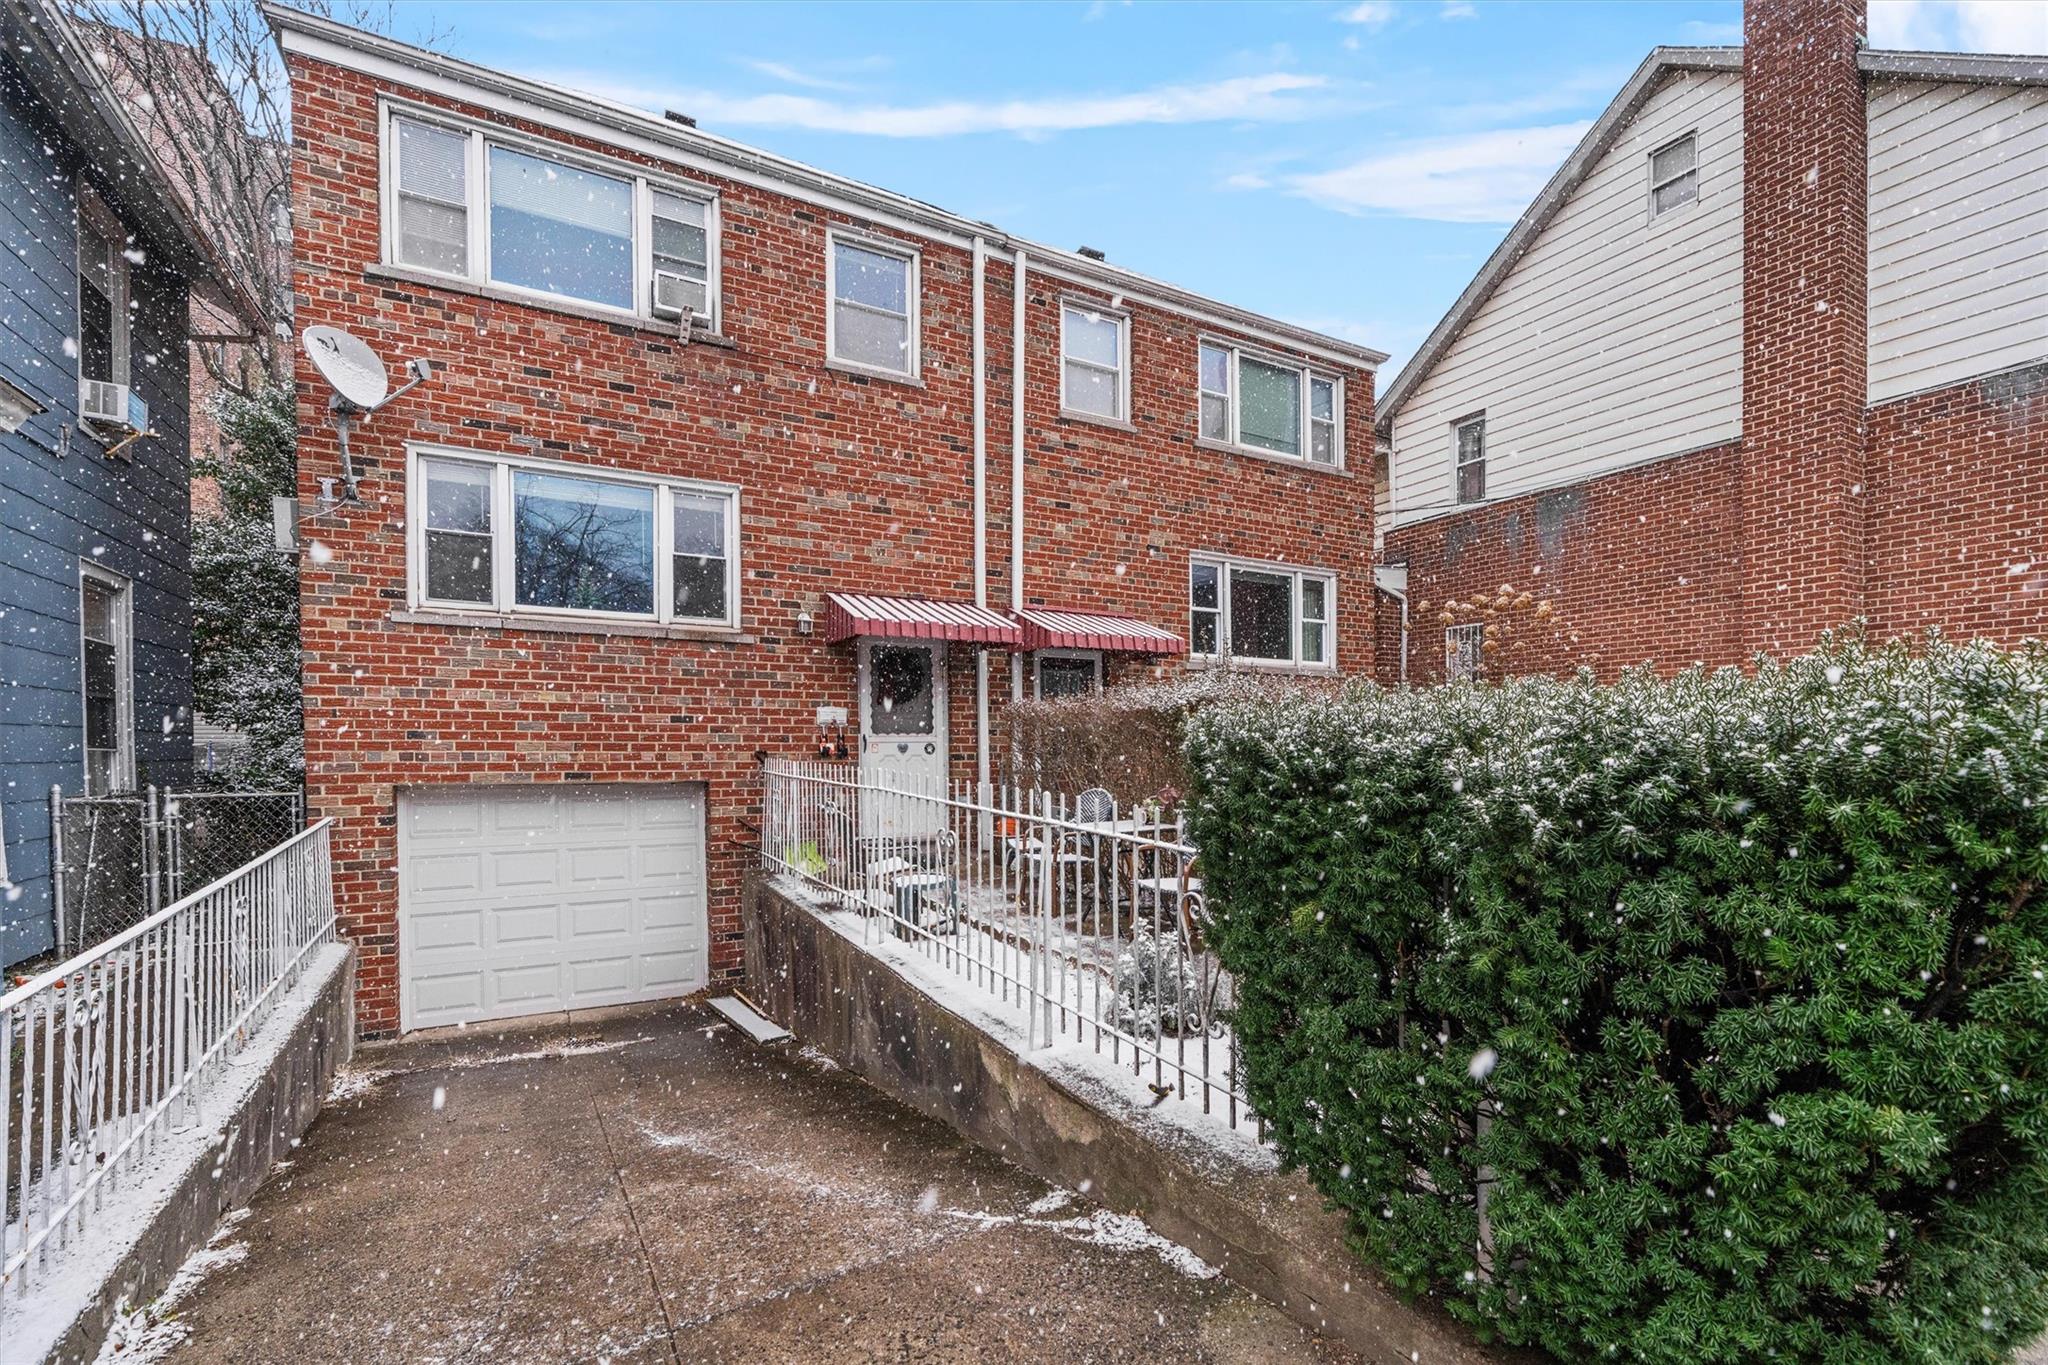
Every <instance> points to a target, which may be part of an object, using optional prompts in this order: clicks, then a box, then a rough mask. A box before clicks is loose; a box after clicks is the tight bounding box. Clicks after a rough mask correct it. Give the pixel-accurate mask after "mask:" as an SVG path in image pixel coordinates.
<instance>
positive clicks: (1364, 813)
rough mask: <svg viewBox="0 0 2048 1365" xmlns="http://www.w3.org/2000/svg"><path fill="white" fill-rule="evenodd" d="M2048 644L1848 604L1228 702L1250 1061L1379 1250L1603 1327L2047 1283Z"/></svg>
mask: <svg viewBox="0 0 2048 1365" xmlns="http://www.w3.org/2000/svg"><path fill="white" fill-rule="evenodd" d="M2044 736H2048V651H2044V650H2043V649H2041V648H2038V647H2029V648H2025V649H2022V650H2020V651H2018V652H2013V653H2001V652H1999V651H1997V650H1995V649H1992V648H1989V647H1987V646H1969V647H1957V646H1951V645H1947V644H1943V643H1940V642H1938V641H1935V642H1930V643H1929V644H1928V645H1927V647H1926V648H1925V649H1924V651H1922V652H1921V653H1920V654H1919V656H1918V657H1915V656H1913V655H1912V654H1909V652H1908V651H1907V650H1905V649H1904V648H1902V647H1892V648H1888V649H1883V650H1874V649H1866V648H1865V647H1863V646H1862V645H1860V644H1857V643H1854V642H1833V643H1830V644H1828V645H1827V646H1825V647H1824V648H1823V649H1822V650H1821V651H1820V652H1818V653H1816V654H1814V655H1812V656H1810V657H1806V658H1802V659H1798V660H1795V661H1793V662H1791V663H1788V664H1785V665H1782V666H1778V665H1771V664H1764V665H1761V666H1760V667H1759V669H1758V671H1757V672H1756V673H1755V674H1754V675H1753V676H1746V675H1744V674H1743V673H1741V672H1738V671H1736V670H1732V669H1730V670H1721V671H1715V672H1708V671H1704V670H1700V671H1694V672H1690V673H1686V674H1684V675H1682V676H1680V677H1678V678H1675V679H1671V680H1667V681H1659V680H1658V679H1656V678H1654V677H1652V676H1649V675H1646V674H1631V675H1626V676H1624V677H1623V678H1622V680H1621V681H1620V682H1618V683H1616V684H1614V685H1611V686H1599V685H1595V684H1594V683H1593V682H1592V681H1591V680H1590V679H1589V678H1584V677H1581V678H1577V679H1568V680H1560V679H1550V678H1529V679H1524V680H1520V681H1516V682H1512V683H1509V684H1507V685H1504V686H1500V687H1489V686H1459V687H1452V688H1440V689H1436V690H1433V691H1427V692H1413V693H1391V692H1384V691H1378V690H1373V689H1370V688H1360V689H1354V690H1352V691H1350V692H1348V693H1347V694H1346V695H1344V696H1342V697H1338V698H1328V697H1325V698H1293V699H1283V700H1278V701H1272V702H1262V703H1249V704H1225V705H1222V706H1219V707H1216V708H1212V709H1209V710H1206V711H1204V712H1202V713H1201V714H1199V715H1197V716H1196V717H1195V719H1194V720H1193V721H1192V722H1191V724H1190V735H1189V750H1190V761H1191V764H1192V766H1193V768H1194V773H1195V782H1196V786H1195V791H1196V794H1197V799H1196V800H1195V801H1194V803H1193V806H1192V810H1191V818H1192V822H1193V834H1194V837H1195V839H1196V841H1197V842H1199V843H1200V845H1201V847H1202V851H1203V864H1204V868H1205V872H1206V876H1207V881H1208V886H1207V889H1208V893H1209V898H1210V910H1211V913H1212V915H1213V918H1214V921H1215V923H1214V927H1213V929H1212V931H1211V942H1212V944H1213V946H1214V947H1215V949H1216V950H1217V951H1218V953H1219V954H1220V955H1221V957H1222V959H1223V961H1224V963H1225V965H1227V966H1228V967H1229V968H1230V969H1231V970H1232V971H1233V973H1234V974H1235V977H1236V983H1237V987H1236V988H1237V993H1238V999H1237V1006H1236V1013H1235V1027H1236V1030H1237V1037H1238V1039H1239V1041H1240V1043H1241V1044H1242V1046H1243V1049H1244V1056H1245V1061H1246V1064H1247V1068H1248V1072H1249V1080H1250V1088H1251V1097H1252V1101H1253V1103H1254V1104H1255V1106H1256V1107H1257V1108H1258V1110H1259V1112H1260V1113H1261V1114H1263V1115H1264V1116H1265V1117H1266V1118H1267V1119H1268V1121H1269V1122H1270V1124H1271V1131H1272V1132H1273V1133H1274V1134H1275V1136H1276V1137H1277V1139H1278V1141H1279V1143H1280V1145H1281V1147H1282V1150H1283V1151H1284V1153H1285V1154H1286V1157H1287V1159H1288V1160H1289V1161H1290V1162H1292V1163H1294V1164H1296V1165H1298V1166H1300V1167H1302V1168H1304V1169H1306V1170H1307V1171H1308V1172H1309V1173H1310V1174H1311V1175H1312V1176H1313V1177H1314V1178H1315V1179H1316V1181H1317V1182H1318V1183H1319V1184H1320V1186H1321V1188H1322V1189H1323V1190H1324V1191H1325V1192H1326V1193H1327V1194H1328V1195H1329V1197H1330V1198H1331V1199H1332V1200H1334V1201H1335V1202H1337V1203H1338V1204H1340V1205H1341V1206H1342V1207H1344V1208H1345V1209H1346V1210H1347V1211H1348V1212H1349V1214H1350V1215H1351V1219H1352V1222H1353V1226H1354V1227H1355V1229H1356V1232H1357V1236H1358V1239H1359V1243H1360V1245H1361V1246H1362V1248H1363V1249H1364V1250H1365V1252H1366V1253H1367V1254H1368V1255H1370V1256H1371V1257H1372V1258H1374V1259H1375V1260H1376V1261H1377V1262H1378V1263H1379V1264H1380V1265H1382V1266H1383V1267H1384V1268H1385V1269H1386V1270H1387V1272H1388V1273H1389V1274H1390V1275H1391V1276H1392V1277H1393V1279H1394V1280H1395V1281H1396V1282H1397V1283H1399V1284H1401V1285H1402V1286H1404V1287H1406V1288H1408V1289H1409V1290H1411V1291H1414V1292H1426V1293H1430V1294H1434V1295H1440V1296H1441V1297H1442V1298H1443V1299H1444V1300H1445V1301H1446V1302H1447V1303H1448V1304H1449V1306H1450V1307H1451V1308H1452V1310H1453V1311H1455V1312H1457V1313H1458V1314H1460V1315H1461V1316H1463V1317H1465V1318H1467V1319H1469V1320H1471V1321H1473V1322H1474V1323H1477V1324H1479V1325H1480V1326H1481V1328H1482V1330H1483V1331H1484V1332H1486V1333H1487V1334H1489V1335H1497V1336H1499V1337H1501V1338H1504V1339H1506V1340H1508V1341H1511V1342H1516V1343H1524V1344H1535V1345H1540V1346H1543V1347H1546V1348H1548V1349H1549V1350H1550V1351H1551V1352H1553V1353H1555V1354H1556V1355H1558V1356H1560V1357H1562V1358H1565V1359H1569V1360H1593V1359H1605V1358H1617V1359H1628V1360H1646V1361H1660V1362H1673V1365H1677V1363H1678V1362H1687V1363H1688V1365H1689V1363H1690V1362H1701V1361H1728V1362H1733V1361H1743V1362H1749V1361H1760V1360H1766V1359H1778V1360H1802V1361H1828V1362H1841V1363H1842V1365H1848V1362H1872V1361H1878V1362H1889V1361H1898V1362H1904V1361H1915V1362H1925V1361H1944V1362H1948V1361H1991V1360H2003V1359H2006V1358H2007V1357H2008V1354H2009V1353H2010V1352H2011V1351H2012V1350H2013V1349H2015V1348H2016V1347H2017V1346H2019V1345H2021V1344H2023V1343H2025V1342H2027V1341H2029V1340H2030V1339H2032V1338H2033V1337H2034V1336H2035V1335H2036V1334H2037V1333H2039V1332H2040V1331H2041V1329H2042V1326H2043V1323H2044V1320H2048V978H2044V973H2048V893H2044V890H2043V888H2044V885H2048V738H2044Z"/></svg>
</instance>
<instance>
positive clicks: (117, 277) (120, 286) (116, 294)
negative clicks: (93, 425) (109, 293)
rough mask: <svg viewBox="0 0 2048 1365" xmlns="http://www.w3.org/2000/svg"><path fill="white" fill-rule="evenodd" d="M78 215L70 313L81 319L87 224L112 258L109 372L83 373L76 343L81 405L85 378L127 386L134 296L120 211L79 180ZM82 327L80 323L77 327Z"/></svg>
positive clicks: (131, 364)
mask: <svg viewBox="0 0 2048 1365" xmlns="http://www.w3.org/2000/svg"><path fill="white" fill-rule="evenodd" d="M77 202H78V219H77V222H76V224H75V225H74V228H73V231H74V233H75V237H74V239H73V243H72V264H73V266H74V267H75V269H76V279H75V280H74V281H73V284H74V287H75V288H76V290H77V297H76V299H75V300H74V301H73V302H74V306H75V307H76V309H77V312H76V313H75V314H74V316H76V317H78V318H80V319H81V320H82V319H83V317H84V315H85V233H86V229H87V228H88V227H90V228H92V230H94V231H96V232H98V233H99V235H100V236H102V237H104V238H106V239H107V240H108V241H109V242H111V243H112V244H113V247H114V255H113V259H112V260H110V261H108V262H107V284H108V287H109V288H110V289H112V290H113V297H112V299H110V300H109V303H110V304H111V306H112V308H113V319H112V332H113V338H112V341H113V351H114V356H113V365H114V372H113V373H112V374H87V373H86V372H85V346H84V343H83V341H82V340H81V341H80V343H79V346H78V402H79V406H80V407H81V408H82V407H84V405H85V386H86V383H87V381H89V380H97V381H99V382H101V383H104V384H119V385H121V386H122V387H123V388H126V387H128V384H129V377H130V375H131V374H132V373H133V371H134V362H133V350H132V344H133V325H134V315H133V312H132V310H131V308H130V303H131V300H132V299H133V298H134V291H133V286H132V284H131V282H130V277H129V261H128V244H129V238H130V235H131V234H130V233H129V231H128V228H127V225H126V224H124V223H122V221H121V218H120V215H119V214H117V213H115V212H114V211H113V209H111V208H109V207H108V206H107V201H106V200H104V199H102V198H100V196H99V193H98V191H96V190H94V189H93V187H92V186H91V185H89V184H87V183H86V182H85V181H83V180H81V181H79V182H78V185H77ZM79 330H80V331H81V332H83V331H84V328H83V327H80V329H79Z"/></svg>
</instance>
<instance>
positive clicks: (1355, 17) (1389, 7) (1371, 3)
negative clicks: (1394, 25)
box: [1337, 0, 1394, 28]
mask: <svg viewBox="0 0 2048 1365" xmlns="http://www.w3.org/2000/svg"><path fill="white" fill-rule="evenodd" d="M1393 17H1394V5H1393V0H1358V3H1357V4H1355V5H1353V6H1352V7H1351V8H1350V9H1347V10H1344V11H1343V12H1341V13H1340V14H1338V16H1337V22H1338V23H1340V24H1364V25H1365V26H1366V27H1367V28H1384V27H1386V26H1387V24H1388V23H1389V22H1391V21H1392V20H1393Z"/></svg>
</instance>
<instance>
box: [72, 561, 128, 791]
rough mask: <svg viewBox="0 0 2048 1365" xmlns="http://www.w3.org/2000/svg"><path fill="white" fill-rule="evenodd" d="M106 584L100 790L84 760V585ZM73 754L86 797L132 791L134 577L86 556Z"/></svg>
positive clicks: (81, 564)
mask: <svg viewBox="0 0 2048 1365" xmlns="http://www.w3.org/2000/svg"><path fill="white" fill-rule="evenodd" d="M88 582H91V583H97V584H99V585H100V586H101V587H103V588H107V589H110V590H111V591H112V593H113V595H114V601H115V603H116V607H115V611H114V642H113V643H114V738H115V748H114V762H113V768H112V771H111V773H110V774H109V776H108V784H109V785H108V788H107V790H106V791H94V790H93V789H92V778H91V773H92V764H91V763H90V762H89V761H87V757H86V756H87V753H88V752H89V749H88V746H87V744H86V742H85V741H86V739H87V738H88V733H89V732H88V729H87V724H86V713H85V708H86V704H87V703H86V686H87V684H86V680H85V585H86V584H87V583H88ZM78 738H79V744H78V755H79V763H80V772H79V775H80V777H81V778H82V779H83V781H82V782H81V789H82V790H84V791H85V792H86V793H87V794H88V795H90V796H109V795H112V794H114V793H116V792H131V791H134V790H135V581H134V580H133V579H131V578H126V577H124V576H122V575H121V574H117V573H114V572H113V571H111V570H109V569H103V568H101V567H100V566H99V565H97V564H94V563H92V562H90V561H88V560H80V561H79V564H78Z"/></svg>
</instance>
